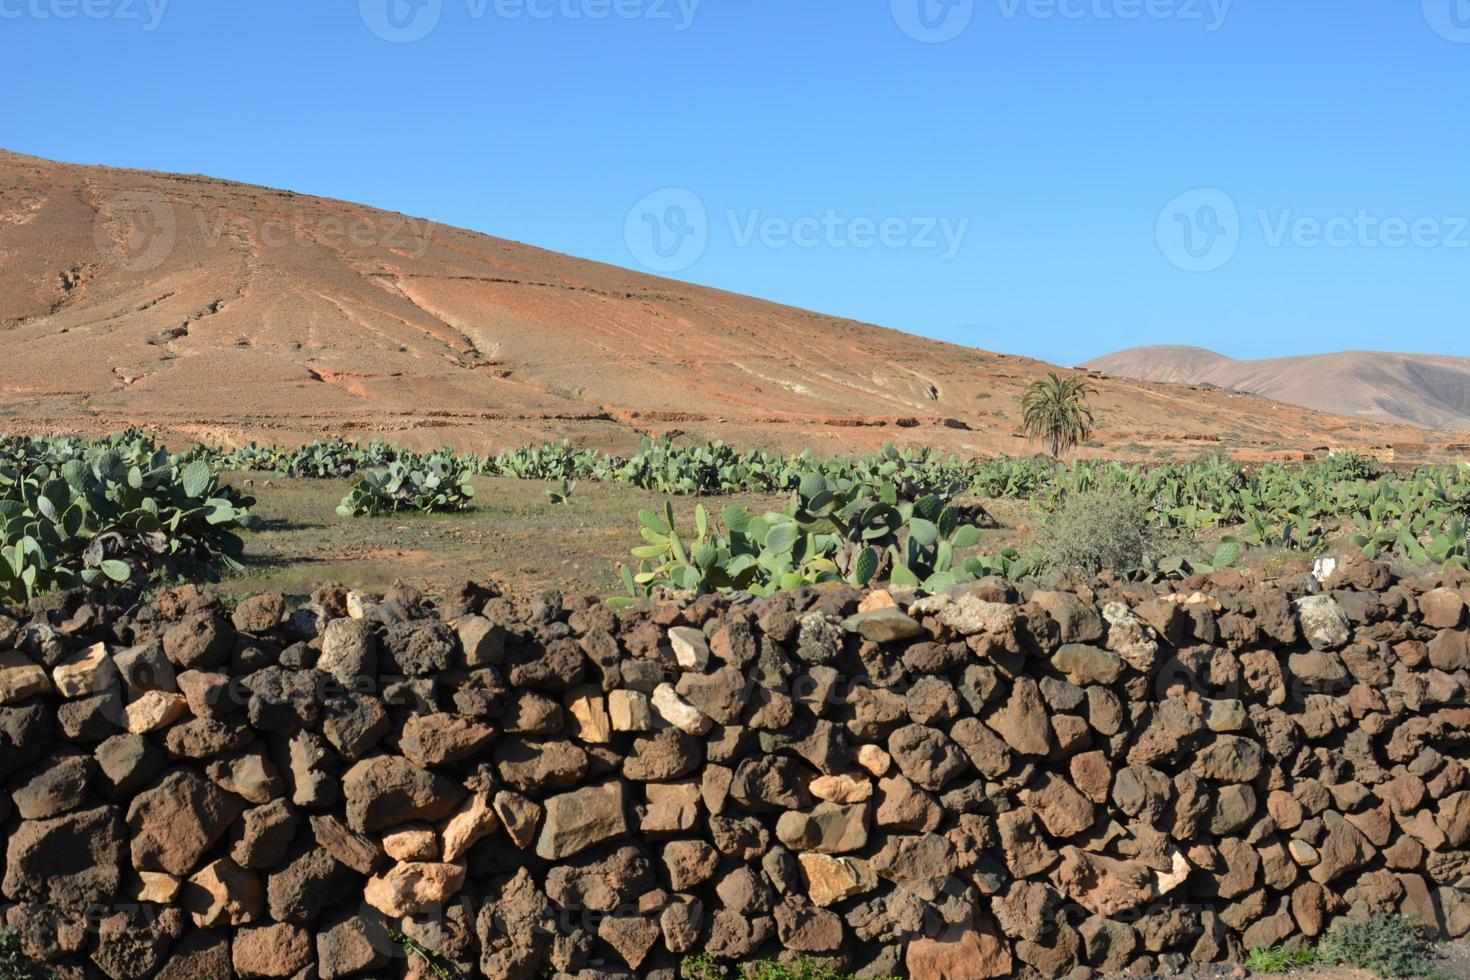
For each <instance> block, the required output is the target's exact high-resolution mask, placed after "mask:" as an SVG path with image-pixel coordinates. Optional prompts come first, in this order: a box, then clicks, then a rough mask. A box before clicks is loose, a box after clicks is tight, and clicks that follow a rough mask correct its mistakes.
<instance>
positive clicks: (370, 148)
mask: <svg viewBox="0 0 1470 980" xmlns="http://www.w3.org/2000/svg"><path fill="white" fill-rule="evenodd" d="M0 84H3V86H4V88H3V91H4V92H5V93H6V94H5V96H4V98H3V100H0V147H5V148H8V149H11V150H15V151H18V152H23V153H32V154H36V155H39V156H44V157H50V158H54V159H60V160H67V161H75V162H87V163H106V164H113V165H119V166H128V167H140V168H150V169H159V170H171V171H185V172H200V173H206V174H210V175H213V176H218V177H225V178H232V179H237V180H244V181H249V182H252V183H260V184H267V185H272V186H278V187H286V188H291V189H294V190H298V191H302V192H306V193H313V194H321V195H326V196H331V197H340V198H346V199H349V200H354V201H361V202H364V203H368V204H373V205H378V206H381V207H386V208H390V209H393V210H398V211H404V212H408V213H410V214H415V215H421V216H425V217H429V218H433V219H436V220H439V221H443V222H446V223H449V224H454V225H461V226H466V227H470V228H474V229H477V230H480V231H484V232H487V233H489V234H493V235H498V236H502V237H506V238H511V239H516V240H519V241H525V242H530V243H533V244H536V245H541V246H544V247H547V248H551V249H555V250H557V251H562V252H569V253H572V254H574V255H580V256H585V257H588V258H592V259H598V260H601V261H606V262H611V263H615V264H618V265H624V266H630V267H635V268H650V269H656V270H666V271H668V273H669V274H671V275H673V276H675V277H676V278H681V279H687V280H690V281H694V282H699V283H704V284H708V285H713V286H718V287H721V288H726V289H730V290H735V291H738V292H742V293H750V294H753V295H757V296H763V297H767V298H770V299H775V300H779V301H783V302H787V303H792V304H795V305H798V306H803V307H809V308H812V309H817V310H821V311H824V312H829V313H835V314H840V315H845V316H851V317H854V318H857V319H862V320H867V321H872V322H876V323H881V324H885V325H888V326H893V327H898V328H900V329H905V330H910V331H913V332H916V333H922V334H926V335H929V336H933V337H940V338H944V339H947V340H953V341H956V342H960V343H965V344H971V345H974V346H978V347H984V348H987V349H991V350H1001V351H1008V352H1014V353H1023V354H1030V355H1034V356H1038V357H1043V358H1046V359H1048V360H1054V361H1059V362H1062V363H1067V364H1071V363H1076V362H1078V361H1081V360H1083V359H1086V358H1088V357H1091V356H1095V355H1098V354H1102V353H1106V352H1109V351H1112V350H1115V349H1119V348H1123V347H1129V346H1135V345H1139V344H1147V343H1197V344H1200V345H1203V346H1209V347H1213V348H1215V349H1217V350H1220V351H1222V352H1224V353H1228V354H1232V355H1235V356H1247V357H1252V356H1264V355H1274V354H1292V353H1309V352H1314V351H1322V350H1336V349H1343V348H1352V347H1363V348H1377V349H1394V350H1414V351H1433V352H1441V353H1452V354H1461V355H1470V344H1467V342H1466V339H1465V338H1466V337H1467V336H1470V0H1234V2H1230V0H360V2H359V0H330V2H324V0H249V2H246V3H227V2H221V0H0Z"/></svg>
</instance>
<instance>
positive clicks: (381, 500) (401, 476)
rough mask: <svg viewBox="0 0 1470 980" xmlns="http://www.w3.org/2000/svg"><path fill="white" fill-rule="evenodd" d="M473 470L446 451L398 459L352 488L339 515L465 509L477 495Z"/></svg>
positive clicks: (365, 475) (372, 471) (370, 472)
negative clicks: (471, 483)
mask: <svg viewBox="0 0 1470 980" xmlns="http://www.w3.org/2000/svg"><path fill="white" fill-rule="evenodd" d="M473 475H474V471H473V469H472V468H471V467H470V466H468V465H467V464H466V463H465V462H464V461H463V460H462V459H460V458H459V457H457V456H455V455H453V454H451V453H448V452H445V453H436V454H434V455H432V456H414V457H408V458H403V459H396V460H394V461H393V462H391V463H389V464H388V465H387V466H386V467H384V468H382V469H374V470H369V471H367V472H366V473H364V474H363V476H362V479H361V480H359V481H358V483H357V485H356V486H355V487H353V488H352V491H351V492H350V493H348V494H347V496H345V497H343V498H342V503H341V504H339V505H338V507H337V513H338V514H340V515H342V516H343V517H360V516H368V517H376V516H378V515H380V514H396V513H398V512H399V511H405V510H407V511H418V512H419V513H423V514H439V513H446V512H452V511H459V510H464V509H465V508H466V507H468V506H469V505H470V500H471V499H472V498H473V497H474V496H475V488H474V487H473V486H471V485H470V477H472V476H473Z"/></svg>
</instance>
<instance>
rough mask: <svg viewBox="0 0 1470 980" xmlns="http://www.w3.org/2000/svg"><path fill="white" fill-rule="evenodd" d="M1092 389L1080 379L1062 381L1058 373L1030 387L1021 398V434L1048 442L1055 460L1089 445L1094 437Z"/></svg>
mask: <svg viewBox="0 0 1470 980" xmlns="http://www.w3.org/2000/svg"><path fill="white" fill-rule="evenodd" d="M1090 394H1092V388H1091V387H1090V386H1089V385H1088V384H1087V381H1086V379H1084V378H1082V377H1081V376H1079V375H1073V376H1072V377H1070V378H1063V377H1062V376H1061V375H1059V374H1057V373H1056V372H1055V371H1053V372H1051V373H1049V374H1048V375H1047V376H1046V377H1044V378H1041V379H1039V380H1037V381H1033V382H1032V383H1031V387H1029V388H1027V389H1026V394H1025V395H1024V396H1022V398H1021V413H1022V423H1021V425H1022V430H1023V431H1024V432H1025V433H1026V435H1027V436H1028V437H1029V438H1031V439H1041V440H1045V441H1046V442H1047V443H1048V444H1049V445H1050V446H1051V454H1052V456H1053V457H1059V456H1061V454H1062V453H1063V452H1065V451H1067V450H1068V449H1073V448H1075V447H1076V446H1077V445H1079V444H1080V443H1083V442H1086V441H1087V439H1088V438H1089V437H1091V435H1092V409H1091V408H1089V407H1088V406H1087V396H1088V395H1090Z"/></svg>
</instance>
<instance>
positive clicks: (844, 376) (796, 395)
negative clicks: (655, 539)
mask: <svg viewBox="0 0 1470 980" xmlns="http://www.w3.org/2000/svg"><path fill="white" fill-rule="evenodd" d="M0 270H3V274H0V332H3V335H4V339H5V341H6V349H7V356H6V358H5V359H4V360H3V362H0V416H3V418H4V423H3V427H4V428H6V429H9V430H10V431H19V430H38V429H41V430H46V431H61V430H69V431H84V432H89V433H96V432H100V431H105V430H113V429H117V428H120V427H123V426H126V425H130V424H145V425H149V426H153V427H155V428H157V429H159V430H161V431H162V432H163V433H164V434H166V435H168V436H170V437H176V438H181V439H183V438H188V439H204V440H211V441H230V442H238V441H242V440H245V439H251V438H254V439H259V440H262V441H270V442H276V443H288V442H296V441H302V440H307V439H310V438H315V437H319V436H322V435H348V436H351V435H359V436H363V437H373V436H384V437H387V438H392V439H394V440H396V441H399V442H402V443H405V444H407V445H410V446H413V447H417V448H427V447H430V446H434V445H439V444H442V443H446V442H448V443H452V444H454V445H456V446H458V447H461V448H467V449H476V450H485V449H488V448H503V447H505V446H507V445H511V444H523V443H527V442H539V441H540V440H542V439H545V438H557V437H561V436H570V437H573V438H575V439H577V440H579V441H581V442H584V443H588V444H593V445H597V446H600V447H602V448H609V449H620V448H627V447H629V446H632V445H635V444H636V440H637V436H638V434H639V433H641V432H653V431H667V430H670V429H680V430H686V431H690V432H692V433H694V434H697V435H701V436H705V437H721V438H725V439H727V440H729V441H732V442H738V443H741V444H750V445H758V446H762V447H783V448H792V449H799V448H814V449H817V450H824V451H833V450H840V449H856V448H873V447H876V446H878V445H881V444H882V443H883V442H885V441H894V442H899V443H908V444H915V443H923V444H931V445H936V446H941V447H944V448H952V449H957V450H961V451H966V452H971V453H994V452H1002V451H1004V452H1013V453H1024V452H1028V451H1030V450H1032V449H1033V448H1034V447H1033V446H1031V445H1030V444H1028V443H1027V442H1025V441H1024V440H1022V439H1020V438H1019V437H1018V435H1017V425H1018V421H1019V420H1018V408H1017V400H1018V397H1019V395H1020V392H1021V391H1022V389H1023V388H1024V387H1025V385H1026V384H1027V383H1028V382H1029V381H1030V380H1032V379H1033V378H1035V377H1037V376H1038V375H1040V374H1041V373H1043V372H1044V371H1045V370H1046V369H1047V365H1044V364H1041V363H1038V362H1035V361H1030V360H1026V359H1024V358H1017V357H1009V356H1005V355H1000V354H992V353H987V352H985V351H981V350H976V349H972V348H967V347H959V346H955V345H950V344H942V343H937V342H933V341H928V340H923V339H920V338H917V337H913V336H910V335H907V334H903V333H899V332H896V331H893V330H885V329H881V328H878V327H873V326H868V325H866V324H861V323H855V322H851V321H847V320H840V319H836V318H833V317H829V316H822V315H820V314H816V313H809V312H806V311H803V310H798V309H792V308H789V307H784V306H779V305H777V304H774V303H767V302H762V301H760V300H755V299H750V298H747V297H743V296H737V295H733V294H729V293H723V292H720V291H717V290H713V289H704V288H700V287H697V286H689V285H685V284H683V283H678V282H671V281H668V280H663V279H658V278H655V277H652V276H648V275H642V274H639V273H635V272H630V271H626V270H623V269H618V268H614V267H611V266H605V265H600V264H597V263H593V262H586V261H582V260H578V259H573V258H569V257H567V256H564V255H557V254H555V253H551V252H547V251H543V250H541V249H537V248H532V247H530V246H526V245H520V244H516V243H514V242H508V241H503V240H499V239H495V238H489V237H486V236H484V235H479V234H475V233H472V232H468V231H462V230H459V229H455V228H450V227H446V226H443V225H438V224H433V223H431V222H425V221H420V220H417V219H411V218H406V217H405V216H403V215H398V214H390V213H385V212H382V211H377V210H374V209H371V208H366V207H362V206H359V205H354V204H348V203H344V202H340V201H331V200H324V199H321V198H314V197H305V196H301V195H297V194H293V193H290V192H288V191H278V190H269V189H265V188H260V187H250V186H245V185H241V184H233V183H228V182H225V181H220V180H212V179H209V178H205V177H197V176H182V175H174V174H162V173H145V172H137V171H126V170H115V169H108V168H102V167H81V166H71V165H64V164H57V163H50V162H47V161H43V160H38V159H35V158H31V157H23V156H17V155H14V154H7V153H3V152H0ZM976 340H977V341H983V342H985V343H986V344H988V345H991V346H1004V345H1005V344H1006V338H1005V337H1002V336H994V337H977V338H976ZM1097 387H1098V393H1097V396H1096V398H1095V404H1096V407H1097V409H1098V417H1099V422H1100V432H1099V437H1098V438H1099V445H1100V448H1099V451H1103V450H1106V451H1109V452H1111V453H1113V454H1118V453H1125V454H1128V455H1144V454H1147V453H1149V452H1151V451H1153V450H1155V449H1165V450H1170V451H1187V452H1194V451H1197V448H1198V444H1199V443H1200V442H1208V443H1212V444H1218V445H1219V446H1221V447H1224V448H1236V449H1242V450H1245V451H1247V452H1250V453H1258V454H1270V453H1273V452H1276V451H1281V450H1303V449H1308V450H1310V449H1313V448H1317V447H1327V446H1359V447H1366V446H1383V445H1388V444H1391V443H1394V442H1418V441H1421V440H1422V435H1421V434H1418V433H1415V432H1414V431H1413V430H1411V429H1408V428H1407V427H1403V426H1385V425H1380V424H1376V423H1371V422H1365V421H1351V420H1344V419H1338V418H1332V417H1328V416H1323V415H1320V414H1316V413H1312V412H1306V411H1302V410H1299V409H1296V408H1292V407H1288V406H1284V405H1279V404H1272V403H1269V402H1267V401H1264V400H1262V399H1259V398H1256V397H1252V396H1243V395H1238V394H1231V393H1227V392H1220V391H1210V390H1203V389H1199V388H1185V387H1179V386H1171V385H1160V384H1151V383H1138V382H1133V381H1111V380H1103V381H1099V382H1098V384H1097Z"/></svg>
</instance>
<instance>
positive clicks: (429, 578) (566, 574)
mask: <svg viewBox="0 0 1470 980" xmlns="http://www.w3.org/2000/svg"><path fill="white" fill-rule="evenodd" d="M225 480H226V482H228V483H230V484H233V485H235V486H239V487H242V489H245V490H246V491H248V492H249V493H251V494H253V495H254V496H255V497H256V500H257V504H256V507H255V513H256V514H258V515H259V516H260V518H261V519H262V520H263V521H264V522H265V526H264V527H263V528H262V529H261V530H260V531H257V532H254V533H251V534H248V535H246V541H245V553H246V555H247V559H246V566H247V567H246V571H245V572H244V573H242V574H240V575H236V576H232V577H230V578H227V579H226V580H225V581H224V582H223V583H221V586H220V588H221V591H223V592H225V593H228V594H233V595H245V594H248V593H251V592H258V591H261V590H264V589H274V590H280V591H282V592H286V593H288V594H292V595H305V594H307V593H309V592H311V590H312V589H313V588H314V587H315V586H316V585H317V584H319V583H321V582H324V581H332V582H341V583H342V584H344V585H346V586H348V587H349V588H355V589H361V590H364V591H368V592H382V591H383V589H385V588H386V587H387V586H389V585H391V584H393V581H394V580H395V579H403V580H404V581H405V582H411V583H413V584H414V585H416V586H417V587H419V588H421V589H424V590H425V591H427V592H429V593H431V594H432V593H434V592H436V591H439V590H440V589H442V588H443V587H444V586H445V585H447V584H448V583H450V582H451V581H453V580H455V579H457V578H459V579H463V578H470V579H473V580H476V581H485V582H489V581H496V582H500V583H503V584H504V585H506V586H511V587H513V588H515V589H516V590H517V591H528V590H535V589H539V588H552V587H555V588H559V589H561V590H562V591H563V592H566V593H568V594H579V593H587V594H593V595H612V594H614V593H616V592H620V591H621V590H622V585H621V583H620V582H619V580H618V574H617V568H618V563H619V562H626V561H630V560H631V559H630V556H629V554H628V552H629V550H630V549H632V548H634V547H636V546H638V545H639V544H642V539H641V538H640V537H639V535H638V511H639V510H640V509H648V510H654V511H659V512H662V510H663V506H664V503H665V502H666V501H671V502H672V503H673V505H674V514H675V517H676V518H677V520H678V521H679V524H680V526H681V527H683V528H686V529H690V530H691V531H692V528H693V525H694V508H695V505H696V503H698V501H697V500H695V499H693V498H689V497H666V496H664V495H662V494H657V493H651V492H648V491H644V490H638V489H635V488H632V487H628V486H625V485H622V484H616V483H583V484H581V485H580V486H578V487H577V489H576V491H575V492H574V493H573V494H572V499H571V503H569V504H566V505H561V504H553V503H551V502H550V501H549V500H547V497H546V491H547V490H548V489H553V488H559V484H557V485H553V484H549V483H540V482H536V481H530V480H513V479H502V478H497V477H477V478H476V479H475V490H476V495H475V505H474V507H472V508H471V509H470V510H469V511H467V512H465V513H461V514H433V515H419V514H404V515H398V516H390V517H380V518H366V517H356V518H345V517H338V516H337V513H336V507H337V503H338V502H339V501H340V500H341V499H342V495H343V494H345V493H346V492H347V491H348V489H349V488H350V487H351V484H352V481H351V480H295V479H283V478H280V477H276V476H274V475H272V474H268V473H232V474H228V475H227V476H226V478H225ZM786 502H787V498H786V497H785V496H784V495H776V496H763V495H759V494H737V495H735V496H731V497H718V498H712V499H707V500H705V501H704V504H705V507H706V509H708V510H709V511H710V512H711V514H718V513H719V512H720V511H721V510H722V509H723V508H724V507H726V506H727V505H729V504H732V503H733V504H738V505H739V506H742V507H745V508H747V509H748V510H751V511H753V512H755V513H764V512H766V511H768V510H780V509H781V508H783V507H784V506H785V505H786ZM986 507H987V510H989V512H990V513H991V514H992V515H993V516H994V517H995V518H996V519H997V520H998V521H999V523H1000V524H1001V527H999V528H997V529H993V530H990V531H987V532H985V534H984V535H983V540H982V542H981V545H980V547H981V549H995V548H999V547H1002V546H1004V545H1012V544H1018V543H1021V542H1024V540H1025V539H1026V538H1027V535H1028V530H1027V522H1028V521H1029V520H1030V510H1029V507H1028V505H1026V504H1024V503H1018V502H1015V501H996V502H987V504H986Z"/></svg>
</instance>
